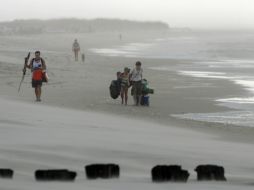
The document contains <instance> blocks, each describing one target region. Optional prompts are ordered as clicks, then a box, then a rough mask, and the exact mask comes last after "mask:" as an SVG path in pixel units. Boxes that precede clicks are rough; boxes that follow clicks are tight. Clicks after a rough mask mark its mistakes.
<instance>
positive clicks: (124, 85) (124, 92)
mask: <svg viewBox="0 0 254 190" xmlns="http://www.w3.org/2000/svg"><path fill="white" fill-rule="evenodd" d="M129 72H130V69H129V68H127V67H125V68H124V72H123V73H122V74H121V98H122V104H123V103H124V102H125V105H127V102H128V89H129V86H130V81H129V80H130V76H129Z"/></svg>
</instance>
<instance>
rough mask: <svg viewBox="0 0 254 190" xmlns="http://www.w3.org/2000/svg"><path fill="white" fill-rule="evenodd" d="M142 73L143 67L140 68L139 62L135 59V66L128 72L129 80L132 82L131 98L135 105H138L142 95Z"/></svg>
mask: <svg viewBox="0 0 254 190" xmlns="http://www.w3.org/2000/svg"><path fill="white" fill-rule="evenodd" d="M142 74H143V69H142V68H141V62H140V61H137V62H136V66H135V68H134V69H133V70H132V72H131V74H130V80H131V83H132V90H133V99H134V104H135V105H136V106H139V105H140V102H141V95H142V82H141V81H142Z"/></svg>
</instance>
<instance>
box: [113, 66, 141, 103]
mask: <svg viewBox="0 0 254 190" xmlns="http://www.w3.org/2000/svg"><path fill="white" fill-rule="evenodd" d="M142 75H143V69H142V68H141V62H140V61H137V62H136V64H135V68H134V69H133V70H132V71H130V69H129V68H127V67H126V68H124V72H123V73H121V72H117V79H118V81H119V83H120V95H121V99H122V104H125V105H127V104H128V90H129V88H130V87H131V86H132V95H133V100H134V104H135V105H136V106H139V105H140V103H141V96H142Z"/></svg>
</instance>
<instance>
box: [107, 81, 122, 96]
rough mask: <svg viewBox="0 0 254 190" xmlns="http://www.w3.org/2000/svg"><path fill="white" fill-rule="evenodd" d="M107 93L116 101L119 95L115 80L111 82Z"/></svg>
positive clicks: (117, 82)
mask: <svg viewBox="0 0 254 190" xmlns="http://www.w3.org/2000/svg"><path fill="white" fill-rule="evenodd" d="M109 92H110V96H111V98H113V99H117V98H118V97H119V95H120V85H119V81H117V80H113V81H112V82H111V84H110V86H109Z"/></svg>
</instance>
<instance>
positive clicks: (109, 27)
mask: <svg viewBox="0 0 254 190" xmlns="http://www.w3.org/2000/svg"><path fill="white" fill-rule="evenodd" d="M168 29H169V26H168V24H166V23H163V22H159V21H158V22H150V21H147V22H140V21H130V20H120V19H92V20H88V19H51V20H37V19H31V20H14V21H11V22H0V33H2V34H4V33H8V34H40V33H49V32H63V33H85V32H107V31H117V32H121V31H135V30H144V31H147V30H168Z"/></svg>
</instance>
